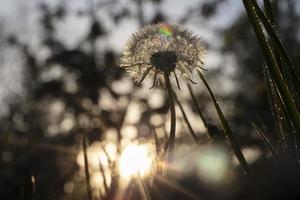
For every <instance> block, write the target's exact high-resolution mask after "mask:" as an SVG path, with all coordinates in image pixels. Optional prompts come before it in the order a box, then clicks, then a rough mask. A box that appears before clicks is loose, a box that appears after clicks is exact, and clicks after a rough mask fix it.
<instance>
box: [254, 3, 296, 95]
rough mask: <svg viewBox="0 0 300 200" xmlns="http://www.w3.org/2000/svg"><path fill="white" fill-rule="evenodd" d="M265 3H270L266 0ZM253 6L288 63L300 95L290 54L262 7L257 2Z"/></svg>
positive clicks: (292, 79) (293, 81) (278, 50)
mask: <svg viewBox="0 0 300 200" xmlns="http://www.w3.org/2000/svg"><path fill="white" fill-rule="evenodd" d="M265 2H268V1H266V0H265ZM265 5H267V7H268V10H269V9H270V8H269V5H268V3H267V4H265ZM253 6H254V8H255V10H256V13H257V15H258V17H259V18H260V20H261V22H262V23H263V24H264V27H265V29H266V31H267V33H268V34H269V36H270V38H271V39H272V42H273V43H274V45H273V46H274V47H275V49H276V50H277V52H278V53H279V54H280V56H281V57H282V58H283V60H284V61H285V62H286V63H287V65H288V68H287V69H288V71H289V74H290V75H291V81H292V83H293V85H294V87H295V89H296V91H297V94H298V95H300V81H299V79H298V77H297V73H296V71H295V68H294V66H293V64H292V62H291V60H290V58H289V56H288V54H287V53H286V51H285V49H284V47H283V45H282V43H281V41H280V39H279V37H278V35H277V33H276V31H275V30H274V28H273V27H274V25H272V24H271V22H270V20H268V18H267V17H266V16H265V14H264V13H263V11H262V10H261V9H260V7H259V6H258V5H257V3H256V1H253ZM270 12H271V11H268V13H269V15H271V16H272V19H271V20H274V18H273V15H272V13H270Z"/></svg>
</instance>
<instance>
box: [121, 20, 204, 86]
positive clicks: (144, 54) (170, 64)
mask: <svg viewBox="0 0 300 200" xmlns="http://www.w3.org/2000/svg"><path fill="white" fill-rule="evenodd" d="M204 55H205V49H204V47H203V44H202V42H201V40H200V38H199V37H197V36H195V35H194V34H193V33H192V32H191V31H190V30H188V29H185V28H183V27H181V26H177V25H169V24H155V25H149V26H146V27H144V28H143V29H141V30H140V31H139V32H137V33H135V34H133V35H132V37H131V39H130V40H129V41H128V43H127V44H126V46H125V48H124V50H123V54H122V58H121V67H123V68H125V69H126V71H127V72H128V73H129V75H131V76H132V77H133V78H134V79H135V81H136V82H138V83H139V84H141V83H142V82H143V80H144V79H145V78H152V79H153V86H152V87H154V86H155V85H156V84H157V83H160V82H162V83H165V81H166V80H165V75H166V74H167V75H168V77H171V76H172V77H174V78H175V80H176V82H177V84H178V87H179V88H180V86H179V82H178V77H182V78H183V80H185V81H187V82H189V81H192V80H191V75H192V73H193V71H194V69H195V68H199V69H202V67H203V57H204Z"/></svg>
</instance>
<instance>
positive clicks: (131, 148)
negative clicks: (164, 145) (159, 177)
mask: <svg viewBox="0 0 300 200" xmlns="http://www.w3.org/2000/svg"><path fill="white" fill-rule="evenodd" d="M153 161H154V151H153V147H152V146H151V145H146V144H143V145H141V144H140V145H139V144H130V145H128V146H127V147H125V149H124V150H123V151H122V154H121V156H120V160H119V172H120V175H121V177H122V178H123V179H125V180H126V179H129V178H131V177H132V176H135V175H140V176H146V175H147V174H149V173H150V172H151V169H152V167H153Z"/></svg>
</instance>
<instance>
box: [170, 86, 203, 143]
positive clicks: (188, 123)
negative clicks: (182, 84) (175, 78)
mask: <svg viewBox="0 0 300 200" xmlns="http://www.w3.org/2000/svg"><path fill="white" fill-rule="evenodd" d="M173 95H174V99H175V101H176V103H177V104H178V106H179V108H180V111H181V113H182V116H183V119H184V121H185V123H186V125H187V126H188V129H189V131H190V133H191V135H192V137H193V138H194V140H195V142H196V143H198V138H197V135H196V133H195V131H194V130H193V128H192V125H191V123H190V121H189V119H188V117H187V116H186V113H185V111H184V109H183V106H182V105H181V103H180V101H179V100H178V98H177V95H176V93H175V92H174V91H173Z"/></svg>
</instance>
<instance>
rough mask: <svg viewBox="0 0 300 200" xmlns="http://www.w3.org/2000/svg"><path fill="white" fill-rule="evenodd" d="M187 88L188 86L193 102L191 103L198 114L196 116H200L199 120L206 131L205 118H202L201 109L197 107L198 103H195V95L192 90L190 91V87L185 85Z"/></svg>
mask: <svg viewBox="0 0 300 200" xmlns="http://www.w3.org/2000/svg"><path fill="white" fill-rule="evenodd" d="M187 86H188V89H189V92H190V95H191V97H192V101H193V103H194V106H195V107H196V110H197V112H198V115H199V116H200V118H201V120H202V122H203V125H204V127H205V128H206V129H208V128H207V127H208V123H207V122H206V120H205V118H204V116H203V114H202V112H201V109H200V107H199V105H198V103H197V100H196V97H195V95H194V92H193V89H192V87H191V86H190V84H187Z"/></svg>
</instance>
